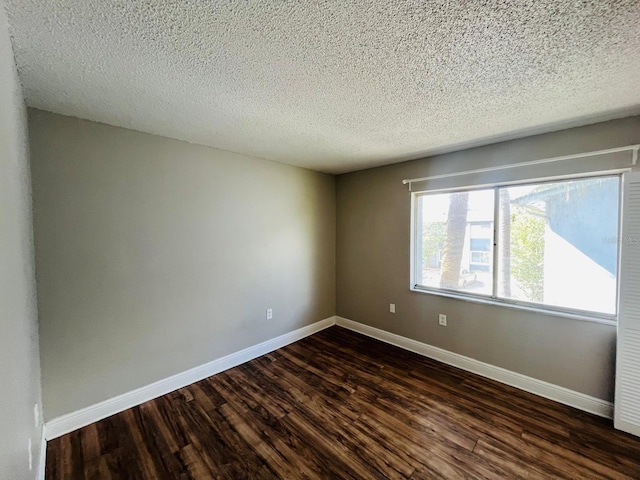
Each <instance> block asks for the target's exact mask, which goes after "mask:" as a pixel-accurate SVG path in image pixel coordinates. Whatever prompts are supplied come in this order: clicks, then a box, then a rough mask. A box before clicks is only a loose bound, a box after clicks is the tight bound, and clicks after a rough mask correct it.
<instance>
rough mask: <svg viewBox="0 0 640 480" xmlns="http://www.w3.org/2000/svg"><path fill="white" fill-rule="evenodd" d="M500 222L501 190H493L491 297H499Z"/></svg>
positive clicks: (497, 188)
mask: <svg viewBox="0 0 640 480" xmlns="http://www.w3.org/2000/svg"><path fill="white" fill-rule="evenodd" d="M499 222H500V188H499V187H495V188H494V189H493V271H492V272H491V273H492V280H493V286H492V289H491V297H492V298H497V297H498V257H499V251H500V247H499V245H498V225H499Z"/></svg>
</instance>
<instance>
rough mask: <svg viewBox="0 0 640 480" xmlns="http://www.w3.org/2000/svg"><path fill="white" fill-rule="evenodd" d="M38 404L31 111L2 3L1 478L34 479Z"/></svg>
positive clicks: (0, 87)
mask: <svg viewBox="0 0 640 480" xmlns="http://www.w3.org/2000/svg"><path fill="white" fill-rule="evenodd" d="M36 404H41V401H40V359H39V354H38V320H37V310H36V290H35V275H34V267H33V237H32V228H31V192H30V182H29V149H28V146H27V114H26V108H25V105H24V102H23V99H22V90H21V87H20V82H19V81H18V75H17V71H16V67H15V64H14V60H13V50H12V48H11V42H10V40H9V32H8V29H7V19H6V15H5V10H4V3H3V2H0V478H3V479H4V478H6V479H13V480H21V479H27V478H31V479H33V478H36V472H37V468H38V464H39V461H40V443H41V438H42V435H41V429H42V425H41V424H40V425H38V426H36V425H35V419H34V405H36ZM29 439H31V442H32V452H33V459H32V467H33V469H32V470H31V471H30V470H29V452H28V444H29Z"/></svg>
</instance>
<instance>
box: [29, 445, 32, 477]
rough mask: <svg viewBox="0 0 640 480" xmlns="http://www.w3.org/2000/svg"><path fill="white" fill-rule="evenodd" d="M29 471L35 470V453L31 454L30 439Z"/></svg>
mask: <svg viewBox="0 0 640 480" xmlns="http://www.w3.org/2000/svg"><path fill="white" fill-rule="evenodd" d="M29 470H33V453H32V452H31V439H29Z"/></svg>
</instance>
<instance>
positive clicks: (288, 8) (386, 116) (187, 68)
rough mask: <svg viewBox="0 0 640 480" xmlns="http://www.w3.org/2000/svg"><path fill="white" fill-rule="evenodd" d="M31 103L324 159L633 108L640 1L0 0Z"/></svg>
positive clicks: (507, 132) (418, 149)
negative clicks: (3, 3) (5, 8)
mask: <svg viewBox="0 0 640 480" xmlns="http://www.w3.org/2000/svg"><path fill="white" fill-rule="evenodd" d="M5 2H6V4H7V10H8V12H9V17H10V23H11V31H12V35H13V37H14V38H13V40H14V48H15V54H16V60H17V63H18V68H19V73H20V77H21V80H22V82H23V86H24V92H25V97H26V100H27V103H28V104H29V105H31V106H34V107H37V108H41V109H45V110H51V111H54V112H59V113H63V114H67V115H73V116H77V117H81V118H87V119H91V120H96V121H100V122H105V123H109V124H113V125H119V126H123V127H127V128H133V129H136V130H142V131H145V132H151V133H155V134H159V135H164V136H168V137H173V138H179V139H183V140H188V141H191V142H196V143H201V144H205V145H211V146H215V147H218V148H222V149H226V150H232V151H235V152H240V153H245V154H249V155H254V156H257V157H262V158H267V159H270V160H275V161H279V162H283V163H290V164H294V165H300V166H304V167H308V168H312V169H317V170H321V171H326V172H333V173H336V172H344V171H349V170H356V169H360V168H365V167H369V166H374V165H380V164H385V163H392V162H394V161H400V160H404V159H407V158H416V157H418V156H421V155H423V154H426V153H432V152H434V151H442V150H446V149H452V148H454V147H456V146H463V145H471V144H480V143H488V142H489V141H491V140H492V139H493V140H495V139H499V138H509V137H510V136H522V135H523V134H524V133H525V132H532V131H544V130H552V129H557V128H560V127H563V126H567V125H573V124H580V123H589V122H593V121H596V120H600V119H603V118H612V117H615V116H623V115H625V114H630V113H636V112H638V111H640V108H638V107H639V106H640V88H639V86H638V79H639V78H640V28H639V26H638V25H639V22H640V1H638V0H619V1H576V0H572V1H564V0H536V1H527V2H525V1H517V2H516V1H510V0H486V1H482V2H479V1H477V2H476V1H464V0H460V1H420V0H414V1H399V0H392V1H376V2H362V1H344V0H335V1H333V0H324V1H322V0H320V1H314V2H293V1H253V0H247V1H239V0H231V1H212V0H209V1H206V0H200V1H198V0H192V1H186V0H184V1H169V0H138V1H135V0H120V1H115V0H5Z"/></svg>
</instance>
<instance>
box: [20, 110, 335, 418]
mask: <svg viewBox="0 0 640 480" xmlns="http://www.w3.org/2000/svg"><path fill="white" fill-rule="evenodd" d="M29 122H30V123H29V126H30V141H31V152H32V175H33V191H34V230H35V239H36V266H37V282H38V302H39V310H40V325H41V327H40V328H41V339H40V341H41V351H42V365H43V398H44V404H45V415H46V418H47V419H52V418H55V417H57V416H59V415H62V414H65V413H68V412H72V411H75V410H78V409H80V408H83V407H87V406H89V405H92V404H95V403H96V402H100V401H102V400H106V399H109V398H111V397H114V396H116V395H118V394H122V393H125V392H128V391H130V390H132V389H135V388H138V387H142V386H144V385H147V384H149V383H151V382H154V381H157V380H160V379H164V378H166V377H168V376H170V375H173V374H176V373H179V372H182V371H184V370H186V369H189V368H192V367H195V366H198V365H201V364H204V363H206V362H208V361H211V360H213V359H216V358H218V357H221V356H224V355H227V354H229V353H232V352H235V351H238V350H240V349H243V348H245V347H248V346H251V345H254V344H257V343H259V342H262V341H264V340H268V339H271V338H274V337H276V336H278V335H281V334H283V333H286V332H289V331H292V330H295V329H297V328H300V327H303V326H305V325H309V324H311V323H313V322H316V321H318V320H322V319H324V318H327V317H330V316H333V315H334V314H335V182H334V179H333V177H331V176H328V175H324V174H320V173H315V172H311V171H309V170H304V169H301V168H296V167H291V166H286V165H282V164H278V163H273V162H269V161H265V160H259V159H253V158H249V157H245V156H242V155H237V154H233V153H229V152H225V151H221V150H216V149H213V148H207V147H202V146H198V145H193V144H188V143H184V142H180V141H176V140H170V139H167V138H162V137H158V136H153V135H148V134H143V133H140V132H135V131H132V130H126V129H122V128H116V127H111V126H107V125H104V124H99V123H94V122H89V121H84V120H79V119H74V118H70V117H64V116H60V115H56V114H52V113H47V112H43V111H38V110H29ZM267 308H273V312H274V318H273V320H266V319H265V310H266V309H267Z"/></svg>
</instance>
